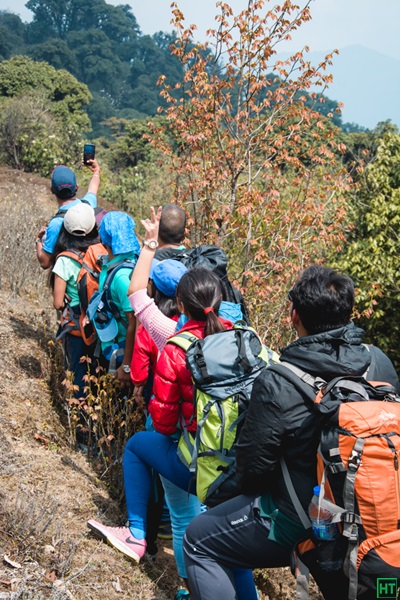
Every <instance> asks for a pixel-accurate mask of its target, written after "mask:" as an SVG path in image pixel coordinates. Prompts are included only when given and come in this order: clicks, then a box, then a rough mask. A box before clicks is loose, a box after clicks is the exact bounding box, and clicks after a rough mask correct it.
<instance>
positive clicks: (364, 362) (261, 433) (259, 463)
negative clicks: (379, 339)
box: [184, 266, 399, 600]
mask: <svg viewBox="0 0 400 600" xmlns="http://www.w3.org/2000/svg"><path fill="white" fill-rule="evenodd" d="M288 298H289V301H290V314H291V320H292V324H293V326H294V328H295V329H296V331H297V334H298V336H299V337H298V339H297V340H296V341H295V342H293V343H291V344H290V345H289V346H287V348H285V350H284V351H283V352H282V355H281V361H285V362H287V363H291V364H292V365H294V366H295V367H298V368H300V369H301V370H302V371H305V372H306V373H310V374H311V375H313V376H318V377H322V378H323V379H325V380H328V381H329V380H330V379H332V378H333V377H338V376H341V375H346V376H349V375H350V376H351V375H355V376H359V375H363V374H365V373H366V371H367V370H368V375H367V376H368V379H370V380H375V381H386V382H388V383H391V384H392V385H394V386H395V387H396V389H397V390H399V381H398V377H397V375H396V372H395V370H394V367H393V365H392V363H391V361H390V360H389V358H388V357H387V356H386V355H385V354H384V353H383V352H382V351H381V350H379V349H378V348H376V347H374V346H365V345H363V343H362V339H363V331H362V330H361V329H359V328H357V327H356V326H355V325H354V324H353V323H352V322H351V321H350V319H351V314H352V310H353V305H354V284H353V281H352V280H351V279H350V278H349V277H347V276H346V275H341V274H339V273H336V272H335V271H333V270H332V269H329V268H326V267H322V266H311V267H309V268H308V269H306V270H305V271H304V272H303V274H302V276H301V277H300V279H299V280H298V281H297V283H296V284H295V285H294V287H293V289H292V290H290V292H289V294H288ZM318 438H319V434H318V431H317V424H316V415H315V413H314V409H313V405H312V403H311V402H310V398H309V393H308V394H307V393H306V392H305V391H304V392H302V390H301V386H300V387H298V386H295V385H294V384H293V383H291V382H290V381H289V379H286V378H285V377H284V376H283V375H282V374H281V373H279V372H274V371H273V370H269V369H265V370H264V371H263V372H262V373H261V375H260V376H259V377H258V378H257V379H256V381H255V383H254V387H253V392H252V398H251V402H250V407H249V411H248V414H247V417H246V421H245V423H244V425H243V428H242V431H241V434H240V438H239V441H238V444H237V447H236V448H237V449H236V460H237V473H238V477H239V482H240V485H241V489H242V492H243V494H244V495H242V496H238V497H236V498H233V499H232V500H229V501H228V502H225V503H223V504H221V505H219V506H218V507H216V508H214V509H212V510H210V511H207V512H206V513H204V514H202V515H200V516H199V517H197V518H196V519H195V520H194V521H193V522H192V523H191V524H190V525H189V527H188V529H187V531H186V536H185V542H184V551H185V562H186V567H187V572H188V577H189V583H190V587H191V597H193V598H194V599H196V600H213V599H214V598H215V600H217V599H218V600H219V599H220V598H223V600H234V599H235V598H236V597H237V596H236V590H235V587H234V583H233V578H232V569H237V568H244V569H249V568H251V569H254V568H267V567H279V566H286V565H289V564H290V554H291V550H292V548H293V546H294V545H295V543H296V542H297V541H298V540H299V539H300V538H301V537H302V536H303V535H304V531H305V530H304V528H303V526H302V525H301V523H300V519H299V517H298V515H297V512H296V510H295V508H294V506H293V503H292V501H291V498H290V495H289V492H288V490H287V487H286V484H285V481H284V477H283V474H282V470H281V466H280V459H281V457H283V458H284V460H285V462H286V465H287V467H288V470H289V473H290V478H291V481H292V483H293V486H294V488H295V491H296V493H297V496H298V498H299V500H300V502H301V505H302V507H303V508H304V510H305V511H307V508H308V505H309V503H310V501H311V497H312V495H313V487H314V486H315V485H316V484H317V480H316V454H317V446H318V442H319V439H318ZM328 579H329V578H328ZM318 583H320V582H318ZM325 583H326V582H325ZM320 585H321V583H320ZM331 585H332V584H331V582H328V585H327V586H324V587H326V588H328V591H327V590H326V589H324V590H323V592H324V594H326V595H325V597H326V598H328V597H329V598H335V599H336V598H341V597H343V598H345V597H346V594H345V593H344V594H343V593H342V592H343V591H344V587H345V585H346V584H345V582H341V585H343V588H342V590H341V591H339V595H338V589H337V588H336V589H335V588H333V590H332V592H334V594H335V595H334V596H331V595H329V586H331ZM341 593H342V596H341V595H340V594H341ZM254 594H255V591H254V589H249V590H248V593H247V597H248V598H253V597H255V596H254ZM241 596H242V593H241Z"/></svg>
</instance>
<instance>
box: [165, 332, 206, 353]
mask: <svg viewBox="0 0 400 600" xmlns="http://www.w3.org/2000/svg"><path fill="white" fill-rule="evenodd" d="M198 339H200V338H198V337H197V336H196V335H193V334H192V333H188V332H186V331H182V332H181V333H177V334H176V335H174V336H173V337H171V338H169V340H167V344H175V346H179V348H182V349H183V350H184V351H185V352H187V350H188V349H189V348H190V346H191V345H192V344H193V342H197V340H198Z"/></svg>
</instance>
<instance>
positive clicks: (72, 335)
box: [50, 202, 106, 398]
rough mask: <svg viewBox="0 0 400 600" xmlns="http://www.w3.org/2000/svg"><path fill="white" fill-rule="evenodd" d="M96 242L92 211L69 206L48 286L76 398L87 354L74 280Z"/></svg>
mask: <svg viewBox="0 0 400 600" xmlns="http://www.w3.org/2000/svg"><path fill="white" fill-rule="evenodd" d="M98 241H99V238H98V229H97V225H96V218H95V214H94V210H93V208H92V207H91V206H89V204H85V203H83V202H80V203H79V204H76V205H74V206H72V207H71V208H70V209H69V210H68V211H67V213H66V215H65V218H64V221H63V224H62V226H61V231H60V235H59V237H58V240H57V243H56V245H55V248H54V255H53V256H54V259H53V262H54V264H53V266H52V271H51V276H50V286H51V288H52V290H53V306H54V308H56V309H57V310H60V311H62V318H61V323H60V328H59V331H58V333H57V339H60V340H62V342H63V347H64V353H65V368H66V369H69V370H70V371H72V372H73V373H74V379H73V383H74V385H76V386H77V389H76V390H75V393H74V395H75V397H76V398H81V397H82V396H83V395H84V393H83V392H84V386H85V383H84V381H83V376H84V375H85V374H86V373H87V368H88V367H87V364H86V363H85V362H83V363H81V362H80V359H81V357H82V356H86V355H87V354H88V351H89V348H88V346H86V345H85V343H84V341H83V339H82V337H81V334H80V328H79V325H78V320H79V314H80V305H79V296H78V285H77V280H78V275H79V271H80V269H81V265H82V261H83V258H84V256H85V252H86V250H87V249H88V247H89V246H91V245H92V244H96V243H98ZM104 252H106V251H104Z"/></svg>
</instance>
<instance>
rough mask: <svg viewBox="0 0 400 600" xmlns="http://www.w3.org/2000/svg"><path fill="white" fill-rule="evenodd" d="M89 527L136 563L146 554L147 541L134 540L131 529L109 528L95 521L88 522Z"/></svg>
mask: <svg viewBox="0 0 400 600" xmlns="http://www.w3.org/2000/svg"><path fill="white" fill-rule="evenodd" d="M88 527H89V528H90V529H91V530H92V531H94V532H95V533H97V534H98V535H100V537H101V538H102V539H103V540H105V541H107V542H108V543H109V544H110V545H111V546H114V548H116V549H117V550H119V551H120V552H122V553H123V554H125V555H126V556H129V558H132V559H133V560H135V561H136V562H139V561H140V559H141V558H143V556H144V554H145V552H146V540H137V539H136V538H134V537H133V535H132V534H131V532H130V530H129V527H107V525H102V524H101V523H98V522H97V521H94V520H93V519H91V520H90V521H88Z"/></svg>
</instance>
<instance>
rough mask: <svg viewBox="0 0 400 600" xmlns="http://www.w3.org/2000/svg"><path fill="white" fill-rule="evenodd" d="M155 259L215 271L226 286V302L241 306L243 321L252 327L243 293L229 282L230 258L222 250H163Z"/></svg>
mask: <svg viewBox="0 0 400 600" xmlns="http://www.w3.org/2000/svg"><path fill="white" fill-rule="evenodd" d="M155 258H157V260H166V259H168V258H173V259H174V260H179V261H180V262H182V263H183V264H184V265H185V266H186V267H187V268H188V269H190V268H192V267H204V268H205V269H208V270H210V271H213V272H214V273H215V274H216V275H217V276H218V277H219V279H220V280H221V282H222V285H223V286H224V290H225V299H226V301H227V302H233V303H234V304H238V305H240V308H241V311H242V315H243V320H244V321H245V323H246V325H250V315H249V311H248V308H247V306H246V303H245V301H244V298H243V296H242V294H241V292H240V291H239V290H238V289H237V288H236V287H235V286H234V285H233V284H232V283H231V282H230V281H229V277H228V272H227V265H228V258H227V256H226V254H225V252H224V250H222V248H220V247H219V246H211V245H208V244H201V245H200V246H196V247H195V248H191V249H186V248H184V249H177V248H161V249H160V250H157V252H156V255H155Z"/></svg>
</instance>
